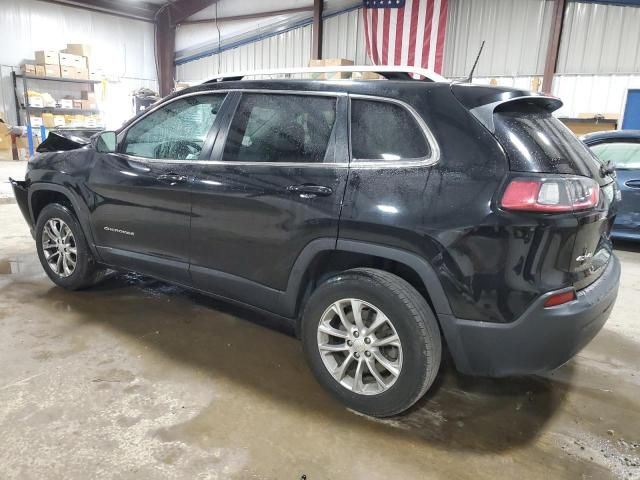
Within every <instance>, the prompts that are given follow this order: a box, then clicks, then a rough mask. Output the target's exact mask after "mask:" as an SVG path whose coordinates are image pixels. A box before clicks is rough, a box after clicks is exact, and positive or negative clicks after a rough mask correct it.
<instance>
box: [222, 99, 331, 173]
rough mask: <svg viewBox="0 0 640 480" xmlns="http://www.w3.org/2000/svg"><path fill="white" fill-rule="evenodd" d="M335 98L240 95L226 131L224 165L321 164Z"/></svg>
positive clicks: (325, 150)
mask: <svg viewBox="0 0 640 480" xmlns="http://www.w3.org/2000/svg"><path fill="white" fill-rule="evenodd" d="M335 120H336V98H335V97H319V96H306V95H285V94H273V95H272V94H261V93H244V94H242V99H241V100H240V104H239V105H238V108H237V110H236V113H235V116H234V117H233V122H232V123H231V127H230V129H229V135H228V137H227V143H226V146H225V149H224V154H223V159H224V160H225V161H227V162H292V163H293V162H301V163H319V162H323V161H324V158H325V155H326V152H327V147H328V146H329V142H330V140H331V133H332V131H333V126H334V124H335Z"/></svg>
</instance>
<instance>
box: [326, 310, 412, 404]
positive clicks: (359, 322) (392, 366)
mask: <svg viewBox="0 0 640 480" xmlns="http://www.w3.org/2000/svg"><path fill="white" fill-rule="evenodd" d="M317 339H318V350H319V351H320V357H321V358H322V362H323V363H324V366H325V367H326V369H327V370H328V371H329V373H330V374H331V375H332V376H333V378H334V379H335V380H336V381H337V382H339V383H340V384H341V385H342V386H343V387H345V388H347V389H348V390H350V391H352V392H354V393H357V394H360V395H378V394H380V393H383V392H385V391H387V390H388V389H389V388H391V386H392V385H393V384H394V383H395V382H396V380H397V379H398V377H399V376H400V372H401V371H402V343H401V342H400V337H399V336H398V332H397V331H396V329H395V326H394V325H393V323H392V322H391V320H390V319H389V318H388V317H387V316H386V315H385V314H384V313H383V312H382V310H380V309H379V308H377V307H375V306H374V305H372V304H370V303H368V302H365V301H363V300H359V299H356V298H345V299H342V300H338V301H337V302H334V303H332V304H331V305H330V306H329V308H327V309H326V310H325V312H324V313H323V314H322V317H321V319H320V323H319V324H318V335H317Z"/></svg>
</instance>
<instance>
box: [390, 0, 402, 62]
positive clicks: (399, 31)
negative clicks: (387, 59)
mask: <svg viewBox="0 0 640 480" xmlns="http://www.w3.org/2000/svg"><path fill="white" fill-rule="evenodd" d="M403 26H404V7H402V8H399V9H398V21H397V22H396V45H395V46H396V53H395V56H394V61H393V63H394V64H395V65H400V62H401V61H402V28H403Z"/></svg>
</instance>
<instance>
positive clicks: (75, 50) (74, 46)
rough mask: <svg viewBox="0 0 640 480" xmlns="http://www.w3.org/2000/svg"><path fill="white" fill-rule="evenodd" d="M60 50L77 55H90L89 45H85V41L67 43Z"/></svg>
mask: <svg viewBox="0 0 640 480" xmlns="http://www.w3.org/2000/svg"><path fill="white" fill-rule="evenodd" d="M62 52H64V53H71V54H72V55H78V56H79V57H90V56H91V45H87V44H86V43H67V48H65V49H64V50H62Z"/></svg>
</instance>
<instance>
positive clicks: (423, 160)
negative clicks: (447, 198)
mask: <svg viewBox="0 0 640 480" xmlns="http://www.w3.org/2000/svg"><path fill="white" fill-rule="evenodd" d="M349 98H350V99H352V98H354V99H356V100H370V101H377V102H387V103H393V104H396V105H398V106H399V107H401V108H404V109H405V110H407V111H408V112H409V113H410V114H411V116H413V118H414V120H415V121H416V122H417V124H418V127H419V128H420V130H422V134H423V135H424V138H425V140H426V141H427V144H428V145H429V149H430V150H431V155H429V156H426V157H420V158H401V159H400V160H383V159H371V158H363V159H358V158H354V157H352V158H351V167H352V168H398V167H429V166H432V165H435V164H436V163H438V161H439V160H440V146H439V145H438V142H437V141H436V139H435V137H434V135H433V133H432V132H431V130H430V129H429V126H428V125H427V123H426V122H425V121H424V119H423V118H422V116H421V115H420V114H419V113H418V112H417V111H416V110H415V108H413V107H412V106H411V105H409V104H408V103H406V102H403V101H402V100H398V99H395V98H390V97H380V96H377V95H362V94H358V93H354V94H349ZM349 126H350V132H349V133H350V135H349V141H350V142H351V134H352V132H351V108H349ZM349 150H351V146H349Z"/></svg>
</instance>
